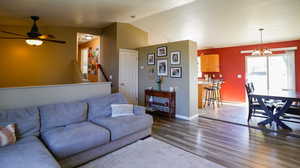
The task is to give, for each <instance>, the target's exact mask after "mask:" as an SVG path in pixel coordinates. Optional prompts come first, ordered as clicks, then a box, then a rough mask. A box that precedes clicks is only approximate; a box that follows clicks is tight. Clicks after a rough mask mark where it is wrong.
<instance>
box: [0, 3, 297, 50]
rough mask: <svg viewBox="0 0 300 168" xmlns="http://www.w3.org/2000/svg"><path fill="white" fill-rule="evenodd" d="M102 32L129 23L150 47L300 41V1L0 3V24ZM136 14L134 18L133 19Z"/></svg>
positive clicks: (222, 45)
mask: <svg viewBox="0 0 300 168" xmlns="http://www.w3.org/2000/svg"><path fill="white" fill-rule="evenodd" d="M31 15H38V16H40V17H41V20H40V22H39V24H40V25H47V26H73V27H99V28H101V27H104V26H105V25H107V24H109V23H111V22H116V21H118V22H127V23H131V24H133V25H135V26H137V27H139V28H141V29H143V30H145V31H147V32H149V35H150V42H151V43H152V44H155V43H161V42H170V41H178V40H187V39H189V40H194V41H196V42H197V43H198V47H199V48H210V47H224V46H233V45H240V44H250V43H251V44H252V43H257V42H259V33H258V31H257V27H263V28H265V31H264V41H266V42H272V41H283V40H294V39H300V0H22V1H20V0H0V25H30V26H31V24H32V23H31V20H30V19H29V16H31ZM132 15H135V16H136V18H131V17H130V16H132Z"/></svg>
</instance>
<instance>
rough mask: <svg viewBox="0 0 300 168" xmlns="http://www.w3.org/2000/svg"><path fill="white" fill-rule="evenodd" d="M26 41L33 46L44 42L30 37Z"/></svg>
mask: <svg viewBox="0 0 300 168" xmlns="http://www.w3.org/2000/svg"><path fill="white" fill-rule="evenodd" d="M26 43H27V44H29V45H32V46H40V45H42V44H43V41H42V40H37V39H28V40H26Z"/></svg>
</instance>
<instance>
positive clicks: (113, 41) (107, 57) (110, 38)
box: [100, 23, 148, 92]
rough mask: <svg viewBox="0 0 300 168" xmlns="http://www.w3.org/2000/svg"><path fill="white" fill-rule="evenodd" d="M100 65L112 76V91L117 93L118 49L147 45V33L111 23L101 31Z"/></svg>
mask: <svg viewBox="0 0 300 168" xmlns="http://www.w3.org/2000/svg"><path fill="white" fill-rule="evenodd" d="M101 39H102V40H101V45H102V46H101V49H102V50H101V52H102V53H101V59H100V60H101V65H102V67H103V69H104V71H105V73H106V75H107V76H109V75H111V76H112V91H113V92H117V91H118V83H119V49H120V48H124V49H136V48H139V47H142V46H145V45H147V44H148V33H147V32H144V31H143V30H141V29H138V28H136V27H134V26H132V25H130V24H127V23H113V24H111V25H109V26H107V27H105V28H104V29H103V30H102V35H101Z"/></svg>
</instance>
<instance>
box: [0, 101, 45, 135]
mask: <svg viewBox="0 0 300 168" xmlns="http://www.w3.org/2000/svg"><path fill="white" fill-rule="evenodd" d="M12 123H15V124H16V136H17V138H22V137H26V136H33V135H36V136H37V135H39V132H40V115H39V111H38V109H37V107H29V108H22V109H11V110H0V126H6V125H8V124H12Z"/></svg>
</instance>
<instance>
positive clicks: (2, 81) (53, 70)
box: [0, 26, 100, 87]
mask: <svg viewBox="0 0 300 168" xmlns="http://www.w3.org/2000/svg"><path fill="white" fill-rule="evenodd" d="M0 29H1V30H6V31H11V32H17V33H20V34H25V33H26V32H28V31H29V27H23V26H0ZM40 30H41V32H43V33H48V34H53V35H55V36H56V37H57V39H59V40H65V41H66V42H67V43H66V44H55V43H49V42H45V43H44V44H43V45H42V46H39V47H33V46H29V45H27V44H26V43H25V41H24V40H3V39H0V87H14V86H32V85H51V84H66V83H75V82H79V81H78V80H79V79H78V78H77V74H76V73H78V72H76V71H75V68H76V67H75V64H74V60H75V58H76V54H77V44H76V33H77V32H83V33H91V34H99V32H100V29H87V28H71V27H40ZM1 36H6V35H5V34H1Z"/></svg>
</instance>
